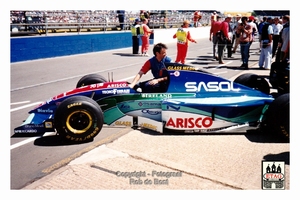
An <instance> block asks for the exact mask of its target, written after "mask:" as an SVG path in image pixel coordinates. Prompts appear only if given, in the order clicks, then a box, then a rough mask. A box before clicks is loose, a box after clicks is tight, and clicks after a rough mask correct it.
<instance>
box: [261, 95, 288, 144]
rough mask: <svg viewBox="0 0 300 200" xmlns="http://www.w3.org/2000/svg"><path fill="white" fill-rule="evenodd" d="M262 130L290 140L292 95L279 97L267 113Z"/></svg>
mask: <svg viewBox="0 0 300 200" xmlns="http://www.w3.org/2000/svg"><path fill="white" fill-rule="evenodd" d="M260 129H261V130H262V131H263V132H265V133H269V134H272V135H273V134H274V135H277V136H279V137H280V138H283V139H289V138H290V94H289V93H286V94H283V95H280V96H279V97H277V98H276V99H275V100H274V101H273V102H272V103H271V105H270V106H269V108H268V110H267V111H266V113H265V116H264V118H263V121H262V123H261V125H260Z"/></svg>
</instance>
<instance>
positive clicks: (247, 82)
mask: <svg viewBox="0 0 300 200" xmlns="http://www.w3.org/2000/svg"><path fill="white" fill-rule="evenodd" d="M234 82H235V83H239V84H242V85H244V86H247V87H250V88H253V89H256V90H259V91H261V92H263V93H265V94H270V85H269V83H268V81H266V79H264V78H262V77H260V76H258V75H257V74H251V73H246V74H242V75H240V76H238V77H237V78H236V79H235V80H234Z"/></svg>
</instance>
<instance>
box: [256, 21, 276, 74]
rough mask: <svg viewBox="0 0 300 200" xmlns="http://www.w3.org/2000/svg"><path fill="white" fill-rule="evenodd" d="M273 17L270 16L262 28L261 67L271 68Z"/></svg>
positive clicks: (259, 63)
mask: <svg viewBox="0 0 300 200" xmlns="http://www.w3.org/2000/svg"><path fill="white" fill-rule="evenodd" d="M272 21H273V19H272V17H268V18H267V21H266V23H265V25H264V26H263V28H262V36H261V46H262V48H261V52H260V56H259V62H258V65H259V68H261V69H270V68H271V61H272V46H273V27H272V25H271V24H272Z"/></svg>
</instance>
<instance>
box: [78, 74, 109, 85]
mask: <svg viewBox="0 0 300 200" xmlns="http://www.w3.org/2000/svg"><path fill="white" fill-rule="evenodd" d="M105 82H107V80H106V78H104V77H103V76H101V75H99V74H88V75H85V76H83V77H82V78H81V79H80V80H79V81H78V82H77V85H76V88H79V87H82V86H86V85H91V84H95V83H105Z"/></svg>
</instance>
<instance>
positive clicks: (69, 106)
mask: <svg viewBox="0 0 300 200" xmlns="http://www.w3.org/2000/svg"><path fill="white" fill-rule="evenodd" d="M81 105H82V102H75V103H71V104H70V105H68V108H71V107H73V106H81Z"/></svg>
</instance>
